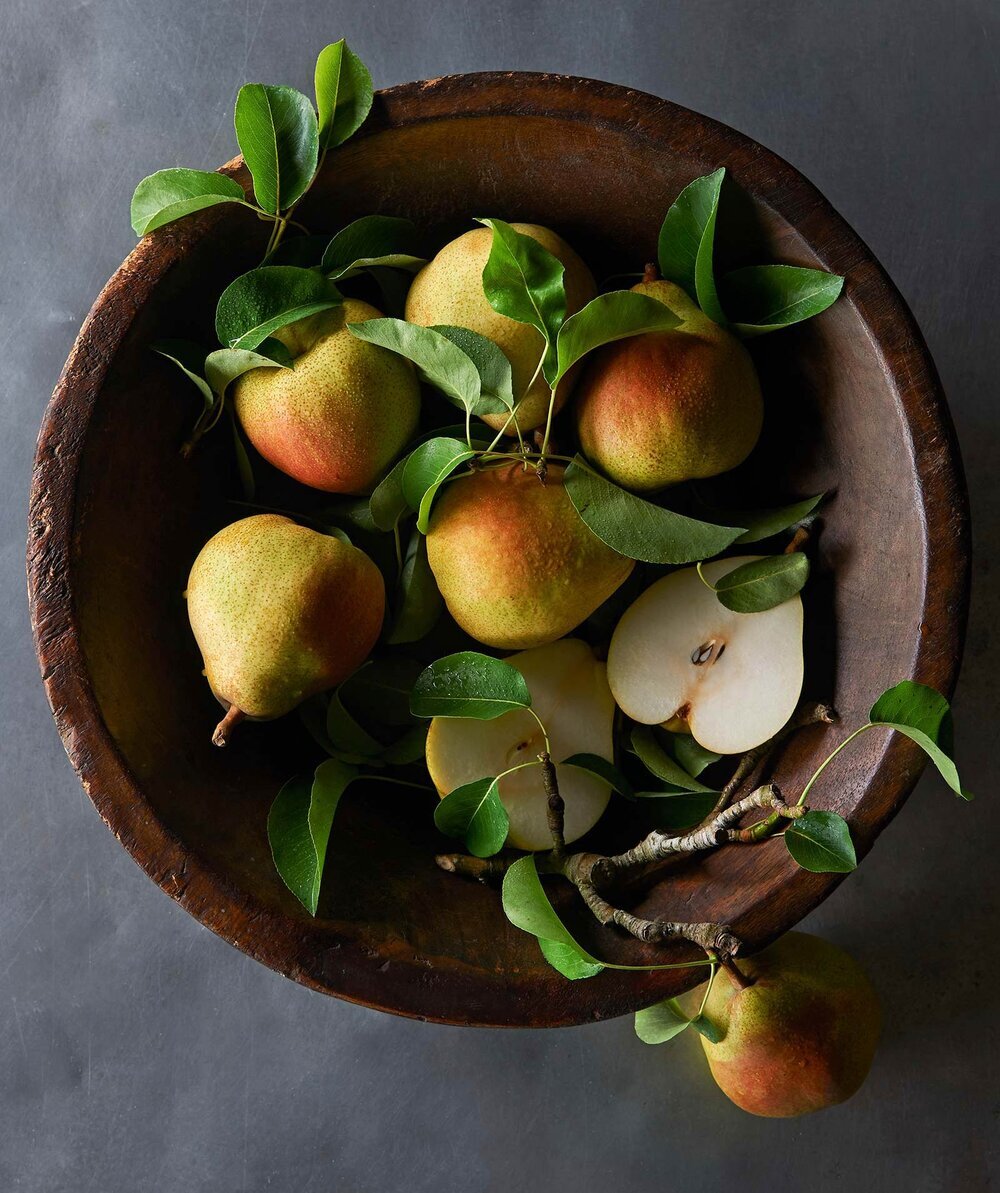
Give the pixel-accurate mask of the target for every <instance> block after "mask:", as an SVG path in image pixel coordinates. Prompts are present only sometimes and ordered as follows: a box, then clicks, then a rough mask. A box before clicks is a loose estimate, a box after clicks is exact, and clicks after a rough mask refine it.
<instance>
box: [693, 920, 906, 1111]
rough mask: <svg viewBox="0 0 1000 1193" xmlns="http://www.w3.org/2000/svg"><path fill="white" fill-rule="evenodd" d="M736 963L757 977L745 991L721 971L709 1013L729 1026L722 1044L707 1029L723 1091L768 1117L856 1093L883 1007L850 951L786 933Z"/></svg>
mask: <svg viewBox="0 0 1000 1193" xmlns="http://www.w3.org/2000/svg"><path fill="white" fill-rule="evenodd" d="M738 964H739V967H740V971H741V972H742V973H743V974H744V975H745V976H746V977H748V978H749V979H750V980H751V981H752V983H753V984H752V985H750V986H748V987H747V988H746V989H740V987H739V986H738V985H737V984H736V983H735V982H734V981H733V979H731V978H730V977H729V976H728V974H727V973H726V972H725V971H722V972H720V973H719V974H718V975H717V977H716V979H715V983H714V985H713V986H712V991H711V993H710V995H709V997H708V1002H707V1004H706V1006H705V1017H706V1018H707V1019H708V1020H709V1021H710V1022H711V1023H712V1024H713V1025H714V1026H715V1027H716V1028H718V1029H720V1030H721V1031H722V1032H723V1033H724V1034H723V1036H722V1039H721V1040H720V1041H719V1043H717V1044H713V1043H711V1041H709V1040H708V1039H707V1038H706V1037H705V1036H702V1037H701V1042H702V1045H703V1047H704V1049H705V1055H706V1057H707V1058H708V1064H709V1068H710V1069H711V1070H712V1076H713V1077H714V1078H715V1080H716V1083H717V1084H718V1086H719V1088H720V1089H721V1090H722V1092H723V1093H724V1094H725V1095H726V1096H727V1097H728V1098H729V1099H730V1100H731V1101H733V1102H735V1103H736V1105H737V1106H739V1107H741V1108H742V1109H743V1110H746V1111H749V1113H750V1114H757V1115H762V1116H764V1117H766V1118H792V1117H794V1116H796V1115H800V1114H809V1113H811V1112H812V1111H814V1110H822V1109H824V1108H825V1107H827V1106H835V1105H836V1104H837V1103H838V1102H843V1101H845V1100H846V1099H847V1098H849V1097H851V1095H852V1094H854V1093H856V1092H857V1090H858V1089H859V1088H860V1087H861V1084H862V1082H863V1081H864V1079H865V1077H867V1075H868V1070H869V1069H870V1068H871V1063H872V1059H873V1058H874V1056H875V1048H876V1046H877V1044H878V1038H879V1032H880V1030H881V1023H882V1012H881V1008H880V1006H879V1000H878V995H877V994H876V993H875V989H874V987H873V986H872V984H871V982H870V981H869V980H868V977H867V975H866V974H865V972H864V970H863V969H862V968H861V966H860V965H858V963H857V962H856V961H855V960H854V958H853V957H850V956H849V955H848V954H847V953H845V952H844V951H843V949H840V948H837V946H836V945H833V944H830V942H829V941H826V940H821V939H820V938H819V937H818V936H810V935H808V934H807V933H805V932H789V933H788V934H787V935H785V936H783V937H781V939H780V940H778V941H777V942H776V943H775V944H773V945H771V947H770V948H768V949H765V950H764V952H762V953H759V954H758V955H757V956H755V957H749V958H747V959H746V960H745V961H744V960H743V959H742V958H741V959H740V960H739V962H738ZM692 1003H693V996H692ZM689 1005H691V1004H689Z"/></svg>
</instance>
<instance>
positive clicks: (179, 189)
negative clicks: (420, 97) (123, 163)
mask: <svg viewBox="0 0 1000 1193" xmlns="http://www.w3.org/2000/svg"><path fill="white" fill-rule="evenodd" d="M372 98H373V91H372V80H371V75H370V73H369V71H368V68H367V67H366V66H365V64H364V63H363V62H362V61H361V59H360V58H358V57H357V55H356V54H354V53H353V52H352V51H351V50H350V49H349V48H348V46H347V44H346V43H345V42H344V41H343V40H341V41H338V42H335V43H333V44H332V45H328V46H326V47H325V48H324V49H323V50H322V51H321V52H320V54H319V56H318V58H317V60H316V70H315V106H314V105H313V103H312V101H310V100H309V98H308V97H307V96H305V95H303V94H302V92H300V91H297V90H296V89H295V88H293V87H279V86H269V85H266V84H264V83H248V84H246V85H245V86H244V87H241V88H240V91H239V93H238V95H237V97H236V108H235V116H234V123H235V126H236V139H237V142H238V144H239V147H240V151H241V152H242V154H243V160H244V161H245V163H246V166H247V168H248V169H249V171H250V175H251V178H252V180H253V196H254V200H255V201H253V202H251V201H250V200H249V199H248V198H247V197H246V196H245V194H244V192H243V188H242V186H241V185H240V184H239V183H238V182H237V181H236V180H235V179H234V178H231V177H229V176H228V175H225V174H220V173H216V172H212V171H206V170H189V169H169V170H159V171H157V172H156V173H155V174H151V175H150V176H149V177H148V178H144V179H143V180H142V181H141V182H140V183H139V185H138V186H137V187H136V189H135V193H134V194H133V197H132V227H133V229H134V230H135V233H136V235H137V236H144V235H146V234H147V233H149V232H154V231H156V230H157V229H159V228H163V227H165V226H166V225H167V224H171V223H174V222H175V221H176V220H179V219H182V218H183V217H185V216H188V215H192V214H194V213H195V212H198V211H204V210H206V209H207V208H209V207H216V206H219V205H220V204H228V205H237V206H240V207H245V208H248V209H249V210H251V211H253V212H254V213H255V214H256V215H257V216H258V218H260V219H262V220H265V221H268V222H270V223H271V236H270V239H269V240H268V244H267V249H266V252H265V256H264V260H263V262H262V264H261V265H260V266H259V267H258V268H256V269H253V270H250V271H249V272H248V273H245V274H243V275H242V276H240V277H238V278H236V279H235V280H234V281H233V282H232V283H230V285H229V286H228V287H227V288H226V289H225V291H224V292H223V293H222V295H221V296H220V298H219V301H218V305H217V307H216V316H215V331H216V335H217V337H218V341H219V343H220V344H221V345H222V347H221V348H218V349H215V350H213V351H206V350H205V349H204V348H202V347H201V346H199V345H197V344H194V343H191V342H188V341H183V340H168V341H164V342H162V343H160V344H158V345H156V349H157V351H159V352H161V354H162V355H164V356H166V357H167V358H168V359H170V360H172V361H173V362H174V363H175V364H177V366H178V367H179V368H180V369H181V370H182V372H183V373H184V374H185V375H186V376H187V377H188V378H189V379H190V380H191V382H192V383H193V384H194V385H195V386H196V388H197V389H198V392H199V393H200V395H201V397H202V399H203V408H202V411H201V413H200V415H199V417H198V421H197V423H196V424H195V427H194V431H193V433H192V436H191V439H190V441H189V445H187V446H190V445H191V444H193V443H194V442H196V441H197V439H198V438H200V436H201V435H202V434H204V433H205V432H206V431H208V430H210V429H211V428H212V427H214V426H215V425H216V423H217V422H218V421H219V419H220V417H221V415H222V412H223V410H224V408H225V393H226V389H227V387H228V386H229V385H230V384H231V383H232V382H233V381H235V380H236V379H237V378H238V377H240V376H242V375H243V374H244V373H246V372H249V371H250V370H251V369H258V368H285V369H287V368H291V367H292V360H291V357H290V355H289V353H288V350H287V349H286V347H285V345H284V344H283V343H281V341H280V340H278V339H276V338H274V337H275V333H276V332H278V331H279V330H280V329H281V328H282V327H286V326H287V325H288V324H290V323H294V322H296V321H297V320H299V319H305V318H307V317H308V316H310V315H315V314H318V313H319V312H321V311H325V310H329V309H331V308H332V307H335V306H338V305H339V304H340V303H341V302H342V301H343V299H342V295H341V293H340V290H339V289H338V286H337V284H336V283H338V282H342V281H346V280H348V279H350V278H352V277H355V276H357V275H358V274H359V273H362V272H366V271H369V272H372V273H373V274H374V275H375V276H376V277H377V278H379V279H381V278H382V277H383V273H382V271H383V270H386V269H390V268H391V269H402V270H406V271H409V272H412V271H414V270H416V269H419V267H420V266H421V265H422V264H423V263H424V259H423V258H422V257H420V256H418V255H417V254H416V251H415V250H416V247H417V240H418V237H417V231H416V228H415V227H414V225H413V224H412V222H411V221H409V220H404V219H397V218H394V217H391V216H383V215H369V216H364V217H362V218H361V219H358V220H355V221H354V222H353V223H351V224H348V225H347V226H346V227H345V228H343V229H341V231H340V232H338V233H337V234H336V235H335V236H333V237H332V238H330V237H321V236H310V235H305V236H298V237H296V238H294V239H291V240H287V241H284V240H283V237H284V235H285V232H286V231H287V229H288V228H289V226H290V225H294V224H295V221H294V220H293V219H292V215H293V212H294V211H295V208H296V207H297V205H298V204H299V202H300V201H301V200H302V198H303V197H304V196H305V194H306V192H307V191H308V190H309V188H310V187H311V186H312V184H313V181H314V179H315V178H316V175H317V174H318V172H319V170H320V169H321V167H322V165H323V161H324V158H325V156H326V154H327V152H328V151H329V150H330V149H334V148H336V147H337V146H338V145H342V144H343V143H344V142H345V141H347V140H348V138H350V137H351V136H353V135H354V133H356V132H357V131H358V129H359V128H360V127H361V125H362V124H363V123H364V121H365V118H366V117H367V115H368V113H369V111H370V109H371V106H372ZM296 226H298V227H300V225H296ZM235 442H236V451H237V456H238V459H239V463H240V469H241V472H242V474H243V478H244V488H245V490H246V491H247V492H248V493H249V492H251V491H252V476H251V474H250V465H249V460H248V457H247V454H246V451H245V450H244V448H243V446H242V443H241V441H240V439H239V435H238V434H236V437H235Z"/></svg>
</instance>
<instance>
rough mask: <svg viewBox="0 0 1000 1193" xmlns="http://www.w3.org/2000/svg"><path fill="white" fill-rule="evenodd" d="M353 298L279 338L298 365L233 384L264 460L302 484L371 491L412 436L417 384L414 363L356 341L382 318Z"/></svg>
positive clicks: (300, 322) (340, 490)
mask: <svg viewBox="0 0 1000 1193" xmlns="http://www.w3.org/2000/svg"><path fill="white" fill-rule="evenodd" d="M380 317H381V316H380V313H379V312H378V311H377V310H376V309H375V308H374V307H372V306H369V305H368V303H366V302H359V301H358V300H357V299H354V298H347V299H345V300H344V302H343V303H342V304H341V305H340V306H337V307H334V308H332V309H331V310H329V311H321V312H320V313H319V314H317V315H310V316H309V317H308V318H306V319H300V320H298V322H296V323H290V324H288V326H286V327H282V328H280V329H279V330H278V331H276V332H275V333H274V338H275V339H278V340H280V341H281V342H282V343H283V344H284V345H285V347H286V348H287V349H288V351H289V352H290V353H291V355H292V362H293V366H294V367H293V368H292V369H291V370H289V369H252V370H251V371H250V372H249V373H244V374H243V376H242V377H240V378H239V379H238V380H237V381H236V382H235V384H234V386H233V399H234V403H235V408H236V414H237V416H238V417H239V420H240V422H241V424H242V425H243V429H244V431H246V433H247V437H248V438H249V440H250V442H251V443H252V444H253V445H254V447H255V448H256V449H257V450H258V451H259V452H260V454H261V455H262V456H263V457H264V459H265V460H268V461H269V462H270V463H271V464H273V465H274V466H275V468H280V469H281V471H282V472H285V473H287V474H288V475H289V476H291V477H293V478H294V479H295V480H297V481H300V482H301V483H302V484H303V485H310V486H311V487H312V488H314V489H323V490H325V491H326V492H328V493H365V492H367V491H368V490H369V489H371V488H372V486H373V485H374V484H375V483H376V481H377V480H378V479H379V477H380V476H381V475H382V474H383V473H384V472H385V470H386V469H387V468H388V466H389V465H390V464H391V463H392V461H393V460H394V459H395V458H396V456H398V455H399V453H400V452H401V451H402V449H403V447H404V446H405V445H406V444H407V443H408V442H409V440H410V439H411V438H412V437H413V433H414V431H415V430H416V428H417V419H418V417H419V414H420V385H419V382H418V381H417V377H416V373H415V372H414V369H413V366H412V365H411V364H410V362H409V361H408V360H405V359H404V358H403V357H401V356H397V355H396V354H395V353H394V352H389V351H388V350H387V349H385V348H379V347H378V346H377V345H375V344H369V343H367V342H366V341H364V340H359V339H358V338H357V337H356V336H353V335H351V333H350V331H348V329H347V324H348V323H363V322H364V321H365V320H367V319H378V318H380Z"/></svg>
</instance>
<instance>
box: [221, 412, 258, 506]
mask: <svg viewBox="0 0 1000 1193" xmlns="http://www.w3.org/2000/svg"><path fill="white" fill-rule="evenodd" d="M228 409H229V425H230V427H231V428H232V432H233V452H234V453H235V455H236V471H237V472H238V473H239V476H240V486H241V487H242V489H243V500H244V501H253V499H254V497H255V495H256V493H257V481H256V478H255V477H254V474H253V465H252V464H251V463H250V456H249V453H248V452H247V448H246V444H245V443H244V442H243V433H242V431H241V430H240V425H239V420H238V419H237V417H236V412H235V411H234V410H233V408H232V406H231V405H230V406H229V408H228Z"/></svg>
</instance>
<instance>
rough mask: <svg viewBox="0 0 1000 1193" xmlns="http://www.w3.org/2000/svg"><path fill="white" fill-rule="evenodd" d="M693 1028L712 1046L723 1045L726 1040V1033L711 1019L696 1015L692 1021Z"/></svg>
mask: <svg viewBox="0 0 1000 1193" xmlns="http://www.w3.org/2000/svg"><path fill="white" fill-rule="evenodd" d="M691 1026H692V1027H693V1028H694V1030H695V1031H696V1032H697V1033H698V1035H700V1036H704V1037H705V1039H706V1040H708V1042H709V1043H710V1044H721V1043H722V1041H723V1040H724V1039H725V1038H726V1033H725V1032H724V1031H723V1029H722V1028H721V1027H719V1026H718V1025H717V1024H715V1023H713V1022H712V1020H711V1019H707V1018H706V1017H705V1016H704V1015H695V1017H694V1018H693V1019H692V1020H691Z"/></svg>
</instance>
